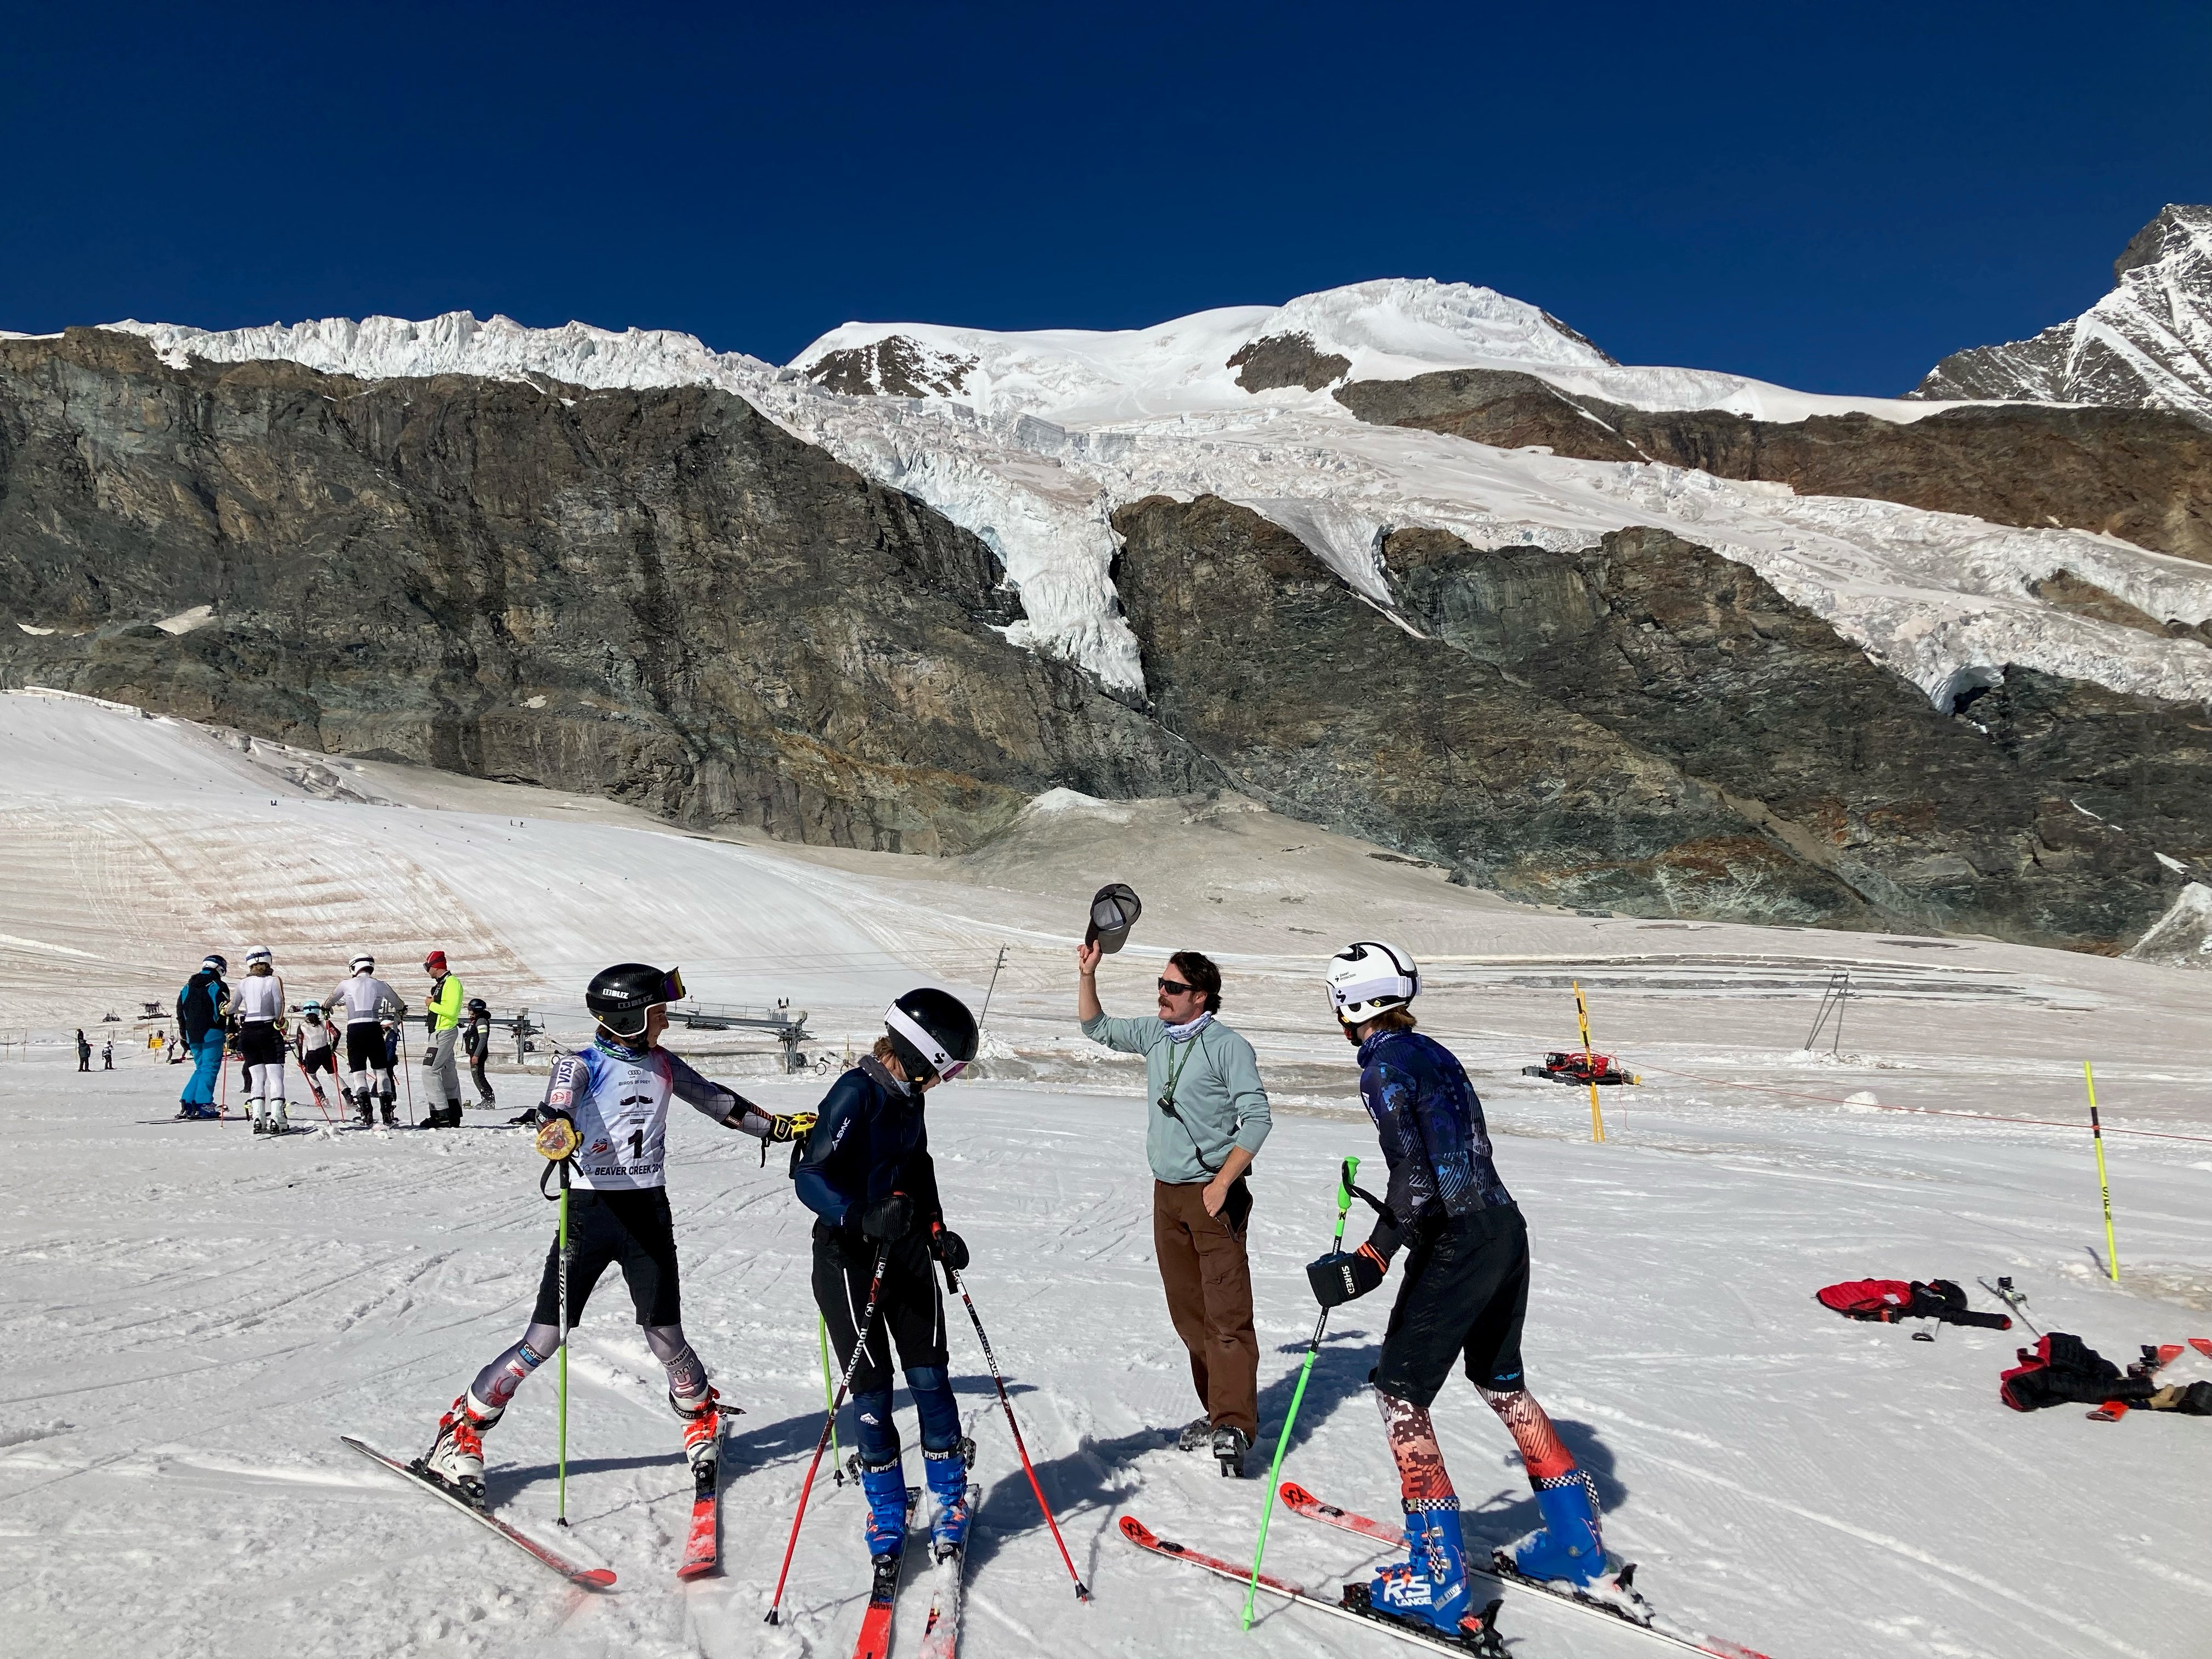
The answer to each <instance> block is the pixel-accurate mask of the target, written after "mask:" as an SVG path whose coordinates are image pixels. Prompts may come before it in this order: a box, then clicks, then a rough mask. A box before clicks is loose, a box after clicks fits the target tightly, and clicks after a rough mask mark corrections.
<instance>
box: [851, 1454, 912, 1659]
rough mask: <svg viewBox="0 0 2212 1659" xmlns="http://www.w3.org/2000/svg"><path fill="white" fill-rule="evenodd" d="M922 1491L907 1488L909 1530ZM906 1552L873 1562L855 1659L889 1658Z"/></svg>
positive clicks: (877, 1558) (855, 1648)
mask: <svg viewBox="0 0 2212 1659" xmlns="http://www.w3.org/2000/svg"><path fill="white" fill-rule="evenodd" d="M919 1507H921V1487H919V1486H908V1488H907V1489H906V1519H907V1526H908V1530H911V1529H912V1528H913V1526H914V1513H915V1510H916V1509H918V1508H919ZM906 1557H907V1552H906V1551H905V1550H901V1551H900V1552H899V1553H897V1554H896V1555H878V1556H877V1557H876V1558H875V1559H874V1560H873V1561H872V1562H871V1563H870V1565H871V1566H872V1567H873V1568H874V1570H875V1575H876V1576H875V1580H874V1582H873V1583H872V1584H871V1585H870V1586H869V1588H868V1610H867V1611H866V1613H862V1614H861V1615H860V1640H859V1641H858V1642H856V1643H854V1645H853V1659H890V1651H891V1615H892V1614H893V1613H896V1612H897V1611H898V1593H899V1583H900V1582H901V1580H902V1579H903V1578H904V1577H905V1576H906Z"/></svg>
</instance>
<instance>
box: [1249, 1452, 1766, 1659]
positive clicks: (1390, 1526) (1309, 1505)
mask: <svg viewBox="0 0 2212 1659" xmlns="http://www.w3.org/2000/svg"><path fill="white" fill-rule="evenodd" d="M1276 1495H1277V1496H1278V1497H1279V1498H1281V1499H1282V1500H1283V1507H1284V1508H1285V1509H1286V1510H1290V1511H1291V1513H1293V1514H1295V1515H1303V1516H1305V1517H1306V1519H1307V1520H1309V1521H1319V1522H1322V1523H1323V1524H1324V1525H1327V1526H1331V1527H1339V1528H1342V1529H1343V1530H1345V1531H1346V1532H1356V1533H1358V1534H1359V1535H1360V1536H1361V1537H1363V1538H1371V1539H1374V1540H1375V1541H1376V1542H1378V1543H1383V1544H1389V1545H1391V1546H1393V1547H1396V1548H1399V1549H1403V1548H1404V1547H1405V1545H1406V1529H1405V1528H1404V1527H1402V1526H1401V1525H1398V1524H1396V1523H1395V1522H1387V1521H1373V1520H1370V1519H1369V1518H1368V1517H1367V1516H1364V1515H1355V1514H1353V1513H1352V1511H1351V1510H1341V1509H1339V1508H1338V1507H1337V1506H1336V1505H1335V1504H1324V1503H1322V1501H1321V1499H1320V1498H1316V1497H1315V1496H1314V1495H1313V1494H1312V1493H1311V1492H1308V1491H1307V1490H1306V1489H1305V1488H1304V1486H1300V1485H1298V1483H1297V1481H1295V1480H1285V1481H1284V1482H1283V1484H1282V1486H1281V1488H1280V1489H1279V1491H1278V1492H1277V1494H1276ZM1467 1570H1468V1571H1469V1572H1471V1573H1475V1574H1479V1575H1480V1576H1481V1577H1485V1578H1489V1579H1493V1580H1495V1581H1496V1582H1497V1583H1501V1584H1515V1585H1518V1586H1519V1587H1521V1588H1522V1589H1531V1590H1535V1591H1538V1592H1540V1593H1541V1594H1542V1595H1545V1596H1547V1597H1548V1598H1549V1599H1550V1600H1552V1601H1560V1602H1564V1603H1565V1604H1566V1605H1567V1606H1568V1607H1580V1608H1582V1609H1583V1611H1584V1612H1585V1613H1601V1614H1603V1615H1604V1616H1605V1617H1607V1618H1608V1619H1611V1620H1615V1621H1616V1622H1618V1623H1620V1624H1624V1625H1626V1626H1629V1628H1631V1629H1632V1630H1640V1631H1642V1632H1644V1634H1645V1635H1647V1636H1656V1637H1657V1638H1659V1639H1660V1640H1661V1641H1662V1642H1671V1643H1673V1644H1674V1645H1675V1646H1676V1647H1680V1648H1687V1649H1689V1650H1691V1651H1692V1653H1703V1654H1707V1655H1711V1656H1712V1659H1766V1656H1765V1654H1763V1653H1761V1652H1759V1650H1757V1649H1756V1648H1747V1647H1740V1646H1738V1645H1737V1644H1735V1643H1734V1642H1723V1641H1721V1640H1719V1639H1717V1638H1714V1637H1710V1636H1703V1635H1699V1636H1692V1635H1688V1634H1685V1633H1681V1632H1675V1631H1671V1630H1666V1629H1662V1627H1661V1626H1659V1625H1658V1624H1657V1623H1656V1620H1657V1617H1658V1615H1657V1614H1656V1613H1654V1612H1653V1610H1652V1607H1651V1604H1650V1602H1648V1601H1645V1600H1644V1596H1643V1595H1642V1593H1641V1592H1639V1591H1638V1589H1636V1588H1635V1583H1634V1578H1635V1573H1636V1569H1635V1567H1634V1566H1633V1565H1631V1566H1626V1567H1623V1568H1622V1569H1621V1570H1620V1574H1619V1575H1618V1577H1615V1578H1614V1579H1613V1587H1614V1588H1615V1589H1618V1590H1619V1591H1620V1592H1621V1593H1622V1594H1624V1595H1626V1597H1628V1598H1629V1600H1628V1602H1627V1604H1626V1605H1624V1604H1623V1603H1620V1602H1616V1601H1602V1600H1600V1599H1599V1598H1598V1597H1596V1596H1594V1595H1580V1594H1577V1593H1576V1592H1574V1591H1571V1590H1566V1589H1559V1587H1557V1586H1555V1585H1553V1584H1550V1583H1546V1582H1544V1581H1543V1580H1542V1579H1539V1578H1531V1577H1528V1575H1527V1574H1526V1573H1524V1572H1522V1571H1519V1570H1517V1569H1516V1567H1515V1566H1514V1565H1513V1564H1512V1562H1511V1561H1510V1560H1508V1559H1506V1558H1505V1557H1504V1555H1503V1554H1502V1553H1501V1554H1498V1555H1495V1556H1493V1557H1492V1559H1491V1563H1490V1565H1488V1566H1483V1565H1480V1563H1478V1562H1477V1561H1476V1559H1475V1557H1474V1551H1473V1550H1469V1551H1468V1558H1467Z"/></svg>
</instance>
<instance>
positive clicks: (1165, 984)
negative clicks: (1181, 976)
mask: <svg viewBox="0 0 2212 1659" xmlns="http://www.w3.org/2000/svg"><path fill="white" fill-rule="evenodd" d="M1160 989H1162V990H1163V991H1165V992H1166V993H1167V994H1169V995H1170V996H1171V997H1179V996H1181V995H1182V994H1184V993H1185V992H1186V991H1188V990H1189V989H1190V987H1189V986H1188V985H1185V984H1182V982H1181V981H1176V980H1172V979H1164V980H1162V981H1160Z"/></svg>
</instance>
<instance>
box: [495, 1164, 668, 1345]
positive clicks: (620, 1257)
mask: <svg viewBox="0 0 2212 1659" xmlns="http://www.w3.org/2000/svg"><path fill="white" fill-rule="evenodd" d="M617 1261H619V1262H620V1263H622V1270H623V1279H627V1280H628V1281H629V1297H630V1300H631V1301H632V1302H634V1303H635V1304H637V1322H638V1323H639V1324H641V1325H678V1324H681V1323H683V1322H684V1309H683V1301H682V1297H681V1295H680V1287H679V1286H678V1283H677V1279H676V1224H675V1221H674V1219H673V1218H671V1216H670V1214H669V1211H668V1189H667V1188H665V1187H641V1188H630V1189H624V1190H619V1191H614V1192H604V1193H602V1192H594V1191H593V1190H592V1188H588V1187H574V1188H570V1189H569V1192H568V1323H569V1324H570V1325H574V1324H575V1323H576V1322H578V1321H580V1319H582V1318H583V1316H584V1304H585V1303H586V1302H587V1301H589V1300H590V1299H591V1295H592V1286H593V1285H596V1284H598V1283H599V1275H600V1274H601V1273H605V1272H606V1270H607V1269H608V1268H609V1267H611V1266H613V1265H614V1264H615V1263H616V1262H617ZM530 1317H531V1321H532V1323H534V1324H538V1325H557V1324H559V1323H560V1322H561V1236H560V1234H559V1233H558V1232H556V1233H555V1234H554V1235H553V1246H552V1248H551V1249H549V1250H547V1251H546V1252H545V1274H544V1278H542V1279H539V1280H538V1307H537V1310H536V1311H535V1312H533V1313H532V1315H531V1316H530Z"/></svg>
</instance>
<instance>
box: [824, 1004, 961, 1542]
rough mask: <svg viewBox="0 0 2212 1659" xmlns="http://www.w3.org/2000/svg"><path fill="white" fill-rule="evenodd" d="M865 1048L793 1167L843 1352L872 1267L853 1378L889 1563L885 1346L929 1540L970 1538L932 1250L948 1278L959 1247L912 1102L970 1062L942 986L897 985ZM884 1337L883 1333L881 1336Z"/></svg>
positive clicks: (871, 1518) (898, 1483) (894, 1450)
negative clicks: (913, 1446) (917, 1443)
mask: <svg viewBox="0 0 2212 1659" xmlns="http://www.w3.org/2000/svg"><path fill="white" fill-rule="evenodd" d="M884 1026H885V1033H884V1036H881V1037H879V1038H878V1039H877V1042H876V1045H875V1049H874V1052H873V1053H872V1054H867V1055H866V1056H864V1057H863V1058H862V1060H861V1061H860V1064H859V1065H858V1066H854V1068H853V1069H852V1070H851V1071H849V1072H847V1073H845V1074H844V1075H843V1076H842V1077H841V1078H839V1079H837V1081H836V1083H835V1084H834V1085H831V1087H830V1090H829V1093H828V1094H827V1095H826V1096H824V1097H823V1101H822V1105H821V1108H820V1110H819V1112H818V1113H817V1116H816V1118H815V1121H814V1127H812V1128H811V1129H810V1130H809V1131H808V1132H807V1135H806V1141H805V1147H804V1148H803V1149H802V1151H801V1152H800V1153H799V1158H797V1159H796V1160H795V1161H794V1163H793V1166H792V1178H793V1183H794V1185H795V1186H796V1188H797V1190H798V1193H799V1201H800V1202H801V1203H803V1204H805V1206H806V1207H807V1208H808V1209H810V1210H811V1211H813V1212H814V1213H815V1215H816V1217H817V1220H816V1221H815V1224H814V1300H815V1304H816V1305H817V1307H819V1308H820V1309H821V1310H822V1316H823V1319H824V1320H825V1321H826V1322H828V1326H829V1342H830V1346H832V1347H833V1348H834V1349H835V1350H836V1352H837V1354H838V1356H839V1358H840V1359H841V1360H843V1359H848V1358H850V1357H851V1356H852V1354H853V1352H854V1350H855V1349H856V1348H857V1347H858V1346H860V1327H861V1324H862V1322H864V1321H865V1320H866V1318H867V1308H868V1294H869V1289H870V1285H871V1281H872V1279H873V1278H874V1273H875V1267H876V1263H877V1261H878V1258H879V1257H880V1259H881V1260H882V1261H883V1264H884V1273H883V1280H882V1283H881V1285H880V1286H878V1288H877V1291H876V1308H875V1319H874V1322H873V1323H872V1325H870V1327H869V1329H868V1336H867V1348H866V1353H865V1354H864V1355H863V1356H862V1358H861V1360H860V1368H859V1369H858V1370H855V1371H854V1374H853V1410H854V1415H855V1416H856V1417H857V1419H859V1423H860V1489H861V1491H862V1492H864V1493H865V1494H866V1498H867V1501H868V1518H867V1543H868V1553H869V1554H870V1555H871V1556H873V1557H875V1558H877V1559H878V1562H879V1563H888V1562H889V1561H890V1559H891V1558H893V1557H896V1556H897V1555H898V1554H900V1553H901V1552H902V1550H903V1549H904V1547H905V1544H906V1472H905V1467H904V1464H903V1462H902V1458H901V1452H900V1446H899V1433H898V1425H896V1423H895V1422H894V1421H893V1420H892V1418H891V1348H892V1346H893V1345H894V1344H896V1346H897V1348H898V1358H899V1365H900V1367H901V1369H902V1370H904V1371H905V1372H906V1385H907V1391H908V1393H909V1394H911V1395H913V1396H914V1404H915V1411H916V1412H917V1413H920V1415H921V1457H922V1468H923V1470H924V1472H925V1473H926V1474H927V1475H928V1477H929V1490H930V1492H931V1495H932V1496H933V1498H935V1499H936V1500H937V1514H936V1516H935V1518H934V1520H933V1522H932V1525H931V1528H930V1534H931V1541H932V1544H933V1547H936V1548H938V1549H940V1550H943V1549H950V1548H957V1547H960V1546H961V1545H963V1543H964V1542H965V1541H966V1538H967V1532H968V1457H967V1452H968V1449H966V1448H963V1444H962V1440H961V1434H960V1410H959V1407H957V1405H955V1404H954V1403H953V1399H952V1385H951V1381H950V1379H949V1378H948V1377H947V1376H946V1374H945V1368H946V1367H947V1365H949V1364H951V1356H950V1355H949V1354H948V1353H947V1352H946V1351H945V1301H944V1297H942V1296H941V1295H940V1294H939V1290H938V1285H937V1277H936V1274H935V1273H933V1271H932V1269H931V1267H930V1258H931V1257H933V1256H934V1257H935V1258H936V1259H937V1260H939V1261H942V1262H944V1263H945V1264H946V1265H947V1266H948V1267H951V1269H952V1270H953V1272H955V1273H958V1272H961V1271H962V1270H963V1269H964V1268H965V1267H967V1266H968V1247H967V1245H966V1244H965V1243H963V1242H962V1240H961V1237H960V1235H959V1234H957V1233H955V1232H950V1231H946V1230H945V1213H944V1210H943V1207H942V1206H941V1205H940V1204H939V1200H938V1194H937V1166H936V1164H934V1162H933V1160H932V1159H931V1158H930V1155H929V1131H928V1128H927V1125H926V1124H925V1123H924V1121H923V1120H922V1097H923V1096H924V1095H926V1094H927V1092H928V1091H930V1090H932V1089H933V1088H935V1087H936V1086H937V1085H939V1083H941V1082H943V1081H944V1080H945V1079H947V1078H950V1077H953V1076H957V1074H958V1073H959V1072H960V1071H961V1069H962V1068H963V1066H966V1065H967V1063H968V1062H969V1060H973V1059H975V1048H976V1040H977V1039H976V1030H975V1016H974V1015H973V1014H971V1013H969V1012H968V1008H967V1005H966V1004H964V1003H963V1002H962V1001H961V1000H960V999H959V998H957V997H956V996H954V995H952V994H951V993H950V992H946V991H939V990H933V989H929V988H927V987H925V988H923V989H921V990H915V991H908V993H907V994H905V995H904V996H902V997H901V998H899V1000H897V1001H896V1002H894V1003H892V1004H891V1006H890V1007H889V1008H886V1009H885V1010H884ZM886 1333H888V1336H887V1335H886Z"/></svg>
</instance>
